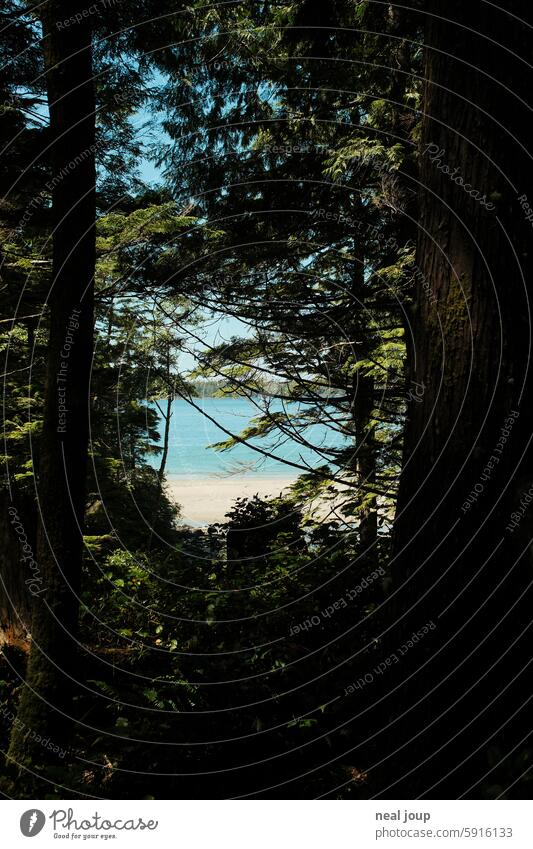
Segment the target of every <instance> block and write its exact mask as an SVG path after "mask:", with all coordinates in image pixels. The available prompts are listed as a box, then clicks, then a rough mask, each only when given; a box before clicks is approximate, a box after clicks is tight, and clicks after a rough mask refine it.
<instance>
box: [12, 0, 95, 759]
mask: <svg viewBox="0 0 533 849" xmlns="http://www.w3.org/2000/svg"><path fill="white" fill-rule="evenodd" d="M41 8H42V7H41ZM83 8H84V4H83V3H82V2H81V0H75V2H72V0H48V2H47V3H46V4H45V5H44V8H43V9H42V20H43V35H44V40H43V46H44V52H45V65H46V81H47V93H48V103H49V109H50V135H51V161H52V175H53V176H52V183H53V186H54V188H53V218H54V223H55V229H54V236H53V270H52V282H51V287H50V295H49V305H50V339H49V349H48V364H47V384H46V395H45V412H44V423H43V433H42V440H41V449H40V451H41V462H40V467H39V478H38V492H37V495H38V501H39V508H40V516H41V521H40V526H39V529H38V537H37V563H38V566H39V569H40V572H41V576H42V586H43V592H42V594H41V595H40V596H39V598H38V599H36V601H35V604H34V613H33V622H32V644H31V650H30V659H29V663H28V670H27V677H26V686H25V687H24V689H23V692H22V696H21V699H20V705H19V712H18V722H17V724H16V727H15V728H14V730H13V733H12V737H11V745H10V749H9V757H10V759H11V760H12V761H13V762H15V763H16V764H25V763H28V762H32V763H33V764H44V763H45V762H46V759H47V757H52V756H51V754H50V753H49V750H48V749H47V748H46V747H43V746H40V745H39V744H38V743H37V742H35V738H34V736H33V735H28V730H29V729H31V730H32V731H33V732H35V734H38V735H40V736H41V737H44V738H49V739H50V741H51V742H52V743H53V744H55V745H56V746H59V747H65V746H66V745H67V744H68V738H69V731H70V729H71V718H72V715H73V691H74V687H75V683H74V682H75V681H76V680H77V679H78V677H79V674H80V673H79V669H77V668H76V647H77V642H76V640H77V628H78V612H79V589H80V576H81V564H82V553H83V540H82V527H83V515H84V506H85V479H86V463H87V446H88V437H89V417H88V410H89V394H90V368H91V359H92V352H93V332H94V317H93V294H94V293H93V286H94V272H95V93H94V84H93V71H92V48H91V33H90V23H89V21H90V17H83V18H82V20H81V22H80V23H74V24H72V23H71V24H70V25H67V26H65V25H63V26H60V24H61V22H63V21H65V20H67V19H69V18H70V19H71V20H72V15H73V14H76V13H77V12H82V11H83ZM62 763H64V761H63V762H62Z"/></svg>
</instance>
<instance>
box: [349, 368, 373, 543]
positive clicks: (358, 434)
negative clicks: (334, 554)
mask: <svg viewBox="0 0 533 849" xmlns="http://www.w3.org/2000/svg"><path fill="white" fill-rule="evenodd" d="M373 414H374V379H373V378H372V377H370V376H369V375H361V376H360V378H359V380H358V383H357V388H356V391H355V408H354V420H355V441H356V446H357V448H356V450H357V472H358V483H359V487H360V492H361V500H362V503H361V507H360V508H359V541H360V544H361V551H362V552H363V553H364V554H365V556H367V557H369V558H372V557H374V558H375V557H376V552H375V545H376V542H377V536H378V514H377V498H376V495H375V487H376V457H377V451H376V443H375V438H374V426H373V423H372V416H373Z"/></svg>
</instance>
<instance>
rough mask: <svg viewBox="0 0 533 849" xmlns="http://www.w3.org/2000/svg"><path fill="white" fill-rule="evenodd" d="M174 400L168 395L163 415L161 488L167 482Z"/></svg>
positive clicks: (160, 468) (159, 472)
mask: <svg viewBox="0 0 533 849" xmlns="http://www.w3.org/2000/svg"><path fill="white" fill-rule="evenodd" d="M169 379H170V378H169ZM173 400H174V397H173V396H172V395H168V397H167V409H166V413H164V414H163V418H164V420H165V430H164V433H163V453H162V455H161V463H160V466H159V471H158V473H157V476H158V478H159V484H160V486H163V481H164V480H165V469H166V467H167V460H168V448H169V442H170V422H171V420H172V402H173Z"/></svg>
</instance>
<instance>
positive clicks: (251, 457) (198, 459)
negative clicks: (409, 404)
mask: <svg viewBox="0 0 533 849" xmlns="http://www.w3.org/2000/svg"><path fill="white" fill-rule="evenodd" d="M194 400H195V403H196V404H197V405H198V406H199V407H200V408H201V410H197V409H195V408H194V407H193V406H191V405H190V404H189V403H188V402H187V401H184V400H182V399H180V400H176V401H175V402H174V404H173V408H172V420H171V430H170V447H169V455H168V461H167V467H166V473H167V475H169V476H171V477H180V478H187V477H191V478H195V477H196V478H205V477H209V476H212V477H213V478H216V477H219V476H220V477H226V476H229V475H243V474H246V475H247V476H248V475H250V476H252V475H253V476H255V477H265V478H273V477H288V476H290V477H292V476H297V475H298V474H299V473H300V472H299V471H298V470H297V469H294V468H292V467H290V466H287V465H286V464H284V463H283V462H282V461H283V460H290V461H291V462H293V463H297V464H300V465H303V466H308V467H311V468H314V467H316V466H319V465H324V463H326V462H327V458H325V457H323V456H321V454H320V451H321V450H322V449H323V448H324V447H339V446H341V445H342V444H343V440H342V437H340V435H339V434H338V433H336V432H335V431H332V430H331V428H329V427H327V426H326V425H322V424H314V425H312V426H311V427H309V428H308V429H307V430H306V432H305V436H306V439H307V440H308V441H309V442H311V443H312V445H313V446H314V447H316V449H317V450H316V451H313V450H310V449H309V448H306V447H304V446H302V445H300V444H298V443H297V442H296V441H294V440H293V439H291V438H290V437H289V436H287V435H285V434H283V433H281V432H279V431H278V432H277V434H271V435H269V436H267V437H265V438H263V439H256V440H254V441H253V445H254V446H257V447H258V448H260V449H263V450H265V451H269V452H270V453H272V454H273V455H275V459H272V458H269V457H265V456H264V455H262V454H261V453H259V452H257V451H254V449H253V448H252V447H249V446H247V445H237V446H235V447H234V448H232V449H231V450H229V451H224V452H219V451H215V449H214V448H210V447H209V446H210V445H212V444H213V443H216V442H222V441H224V440H226V439H227V438H228V434H227V433H226V431H229V432H230V433H231V434H239V433H241V431H242V430H243V429H244V428H245V427H247V425H248V424H249V423H250V420H251V419H252V418H254V417H255V416H259V415H261V412H262V402H261V401H260V400H258V406H256V405H255V404H254V402H252V401H249V400H247V399H243V398H196V399H194ZM270 409H271V411H272V412H278V411H281V410H283V402H282V401H275V402H271V405H270ZM292 409H294V405H292ZM159 429H160V432H161V435H162V433H163V422H162V421H161V422H160V425H159ZM150 462H151V464H152V465H153V466H155V467H157V466H158V465H159V462H160V460H159V457H157V456H155V457H153V458H152V459H151V460H150Z"/></svg>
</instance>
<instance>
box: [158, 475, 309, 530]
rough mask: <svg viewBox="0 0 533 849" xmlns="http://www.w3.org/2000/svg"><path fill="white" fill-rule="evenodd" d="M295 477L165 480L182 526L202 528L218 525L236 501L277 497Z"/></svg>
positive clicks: (172, 478) (170, 478) (170, 477)
mask: <svg viewBox="0 0 533 849" xmlns="http://www.w3.org/2000/svg"><path fill="white" fill-rule="evenodd" d="M293 481H294V477H285V478H284V477H275V478H260V477H228V478H217V477H207V478H177V477H172V476H169V477H168V478H167V490H168V493H169V496H170V497H171V499H172V500H173V501H175V502H176V503H177V504H179V505H180V506H181V511H182V522H183V523H184V524H190V525H194V526H196V527H201V526H203V525H209V524H212V523H214V522H221V521H223V519H224V515H225V514H226V513H227V511H228V510H229V509H230V507H231V506H232V505H233V504H234V502H235V501H236V499H237V498H251V497H252V496H254V495H259V496H260V497H261V498H265V497H267V496H271V497H276V496H278V495H279V494H280V493H281V492H283V490H284V489H286V488H287V487H288V486H290V484H291V483H293Z"/></svg>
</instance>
